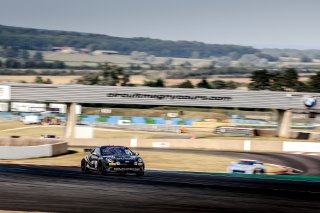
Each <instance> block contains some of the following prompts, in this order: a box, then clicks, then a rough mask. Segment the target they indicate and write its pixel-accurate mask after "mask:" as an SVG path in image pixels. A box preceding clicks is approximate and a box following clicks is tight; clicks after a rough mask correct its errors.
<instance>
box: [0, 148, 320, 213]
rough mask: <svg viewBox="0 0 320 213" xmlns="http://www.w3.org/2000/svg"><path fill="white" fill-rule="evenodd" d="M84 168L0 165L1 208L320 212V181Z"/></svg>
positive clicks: (311, 169)
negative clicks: (113, 172)
mask: <svg viewBox="0 0 320 213" xmlns="http://www.w3.org/2000/svg"><path fill="white" fill-rule="evenodd" d="M166 151H167V150H166ZM183 151H184V152H185V151H186V150H183ZM190 152H191V151H190ZM192 152H201V153H203V154H213V153H212V152H211V151H192ZM206 152H207V153H206ZM228 153H229V154H230V155H233V156H234V155H236V156H239V157H240V158H253V159H258V160H262V161H265V162H270V161H271V160H272V159H273V160H274V161H275V162H270V163H278V162H277V161H280V162H282V163H285V162H286V163H287V164H292V165H287V166H292V167H295V168H298V169H302V170H305V171H306V174H313V173H317V172H319V167H318V166H319V161H320V158H319V157H317V156H303V155H288V156H286V155H283V154H271V155H270V154H263V153H250V154H248V153H231V152H227V153H226V152H215V154H221V155H222V154H223V155H226V154H228ZM278 155H279V156H278ZM264 159H265V160H264ZM316 163H317V164H318V165H317V166H316V165H314V164H316ZM310 164H311V166H309V165H310ZM303 168H304V169H303ZM79 170H80V169H79V168H78V167H48V166H31V165H12V164H11V165H6V164H0V190H1V193H0V210H15V211H46V212H48V211H49V212H141V211H143V212H320V202H319V199H320V182H308V181H288V180H274V179H260V178H244V177H228V176H224V175H209V174H196V173H181V172H161V171H147V172H146V175H145V176H144V177H136V176H131V175H130V176H118V175H106V176H99V175H95V174H91V175H82V174H81V173H80V172H79Z"/></svg>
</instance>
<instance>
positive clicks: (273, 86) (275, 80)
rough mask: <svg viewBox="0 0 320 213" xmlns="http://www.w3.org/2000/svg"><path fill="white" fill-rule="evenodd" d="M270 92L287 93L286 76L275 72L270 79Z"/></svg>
mask: <svg viewBox="0 0 320 213" xmlns="http://www.w3.org/2000/svg"><path fill="white" fill-rule="evenodd" d="M270 79H271V83H270V90H272V91H286V80H285V78H284V74H283V73H280V72H275V73H273V74H272V75H271V77H270Z"/></svg>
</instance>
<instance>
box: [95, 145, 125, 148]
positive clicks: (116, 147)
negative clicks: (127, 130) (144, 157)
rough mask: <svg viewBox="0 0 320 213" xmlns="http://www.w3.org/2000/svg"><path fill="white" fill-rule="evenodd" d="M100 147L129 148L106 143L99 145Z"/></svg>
mask: <svg viewBox="0 0 320 213" xmlns="http://www.w3.org/2000/svg"><path fill="white" fill-rule="evenodd" d="M98 147H100V148H105V147H114V148H128V147H126V146H116V145H106V146H98Z"/></svg>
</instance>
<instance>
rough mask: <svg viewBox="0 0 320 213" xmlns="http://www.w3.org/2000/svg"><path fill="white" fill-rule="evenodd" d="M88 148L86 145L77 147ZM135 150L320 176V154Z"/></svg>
mask: <svg viewBox="0 0 320 213" xmlns="http://www.w3.org/2000/svg"><path fill="white" fill-rule="evenodd" d="M77 148H86V147H77ZM133 150H134V151H138V152H139V150H145V151H157V152H174V153H179V152H180V153H195V154H203V155H218V156H230V157H235V158H239V159H254V160H259V161H261V162H266V163H271V164H277V165H283V166H287V167H292V168H295V169H299V170H301V171H303V173H302V174H303V175H317V176H318V175H319V176H320V156H312V155H297V154H285V153H267V152H232V151H215V150H190V149H163V148H160V149H159V148H135V149H133ZM142 157H143V156H142Z"/></svg>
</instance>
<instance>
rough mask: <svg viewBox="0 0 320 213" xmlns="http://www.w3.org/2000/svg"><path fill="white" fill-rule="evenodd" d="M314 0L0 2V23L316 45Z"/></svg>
mask: <svg viewBox="0 0 320 213" xmlns="http://www.w3.org/2000/svg"><path fill="white" fill-rule="evenodd" d="M319 22H320V0H0V24H2V25H10V26H21V27H32V28H42V29H56V30H68V31H79V32H90V33H100V34H107V35H111V36H120V37H151V38H160V39H166V40H189V41H201V42H206V43H218V44H241V45H250V46H254V47H258V48H262V47H271V48H299V49H320V27H319Z"/></svg>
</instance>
